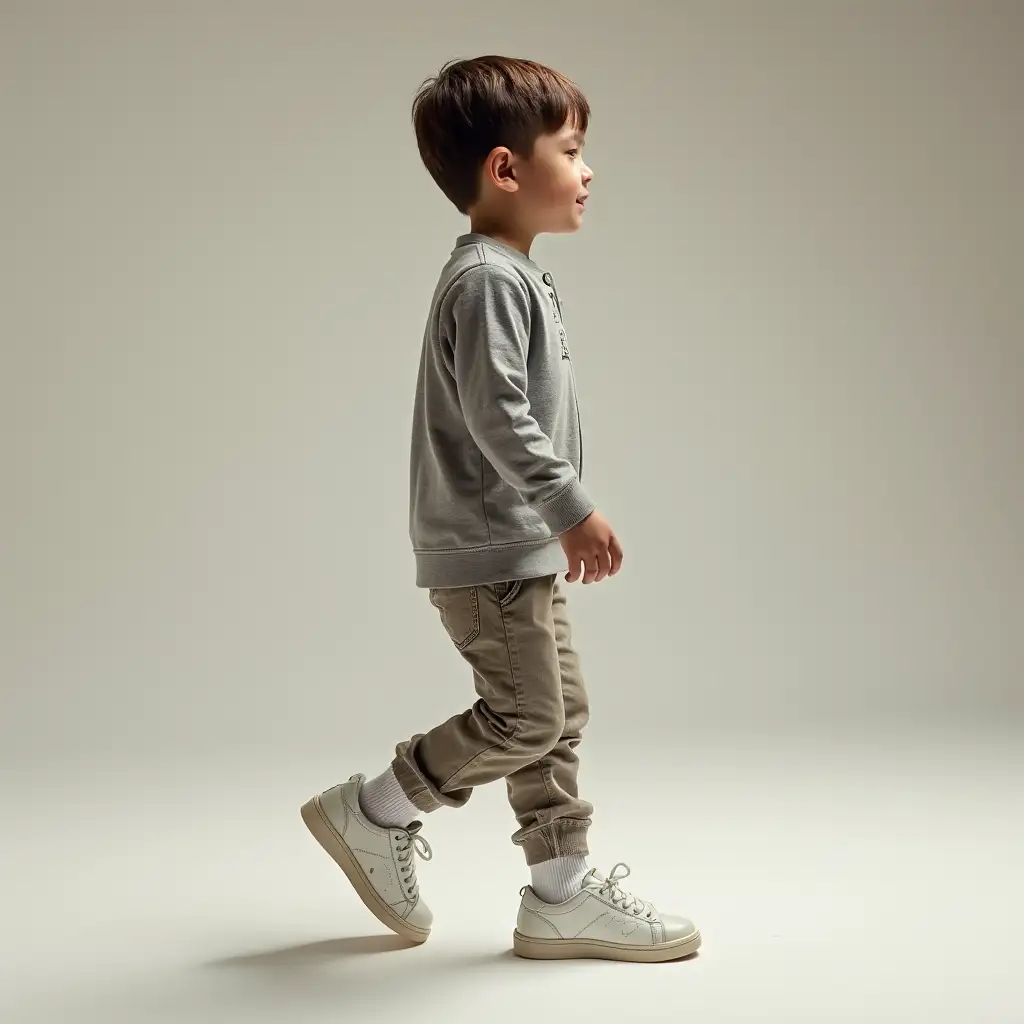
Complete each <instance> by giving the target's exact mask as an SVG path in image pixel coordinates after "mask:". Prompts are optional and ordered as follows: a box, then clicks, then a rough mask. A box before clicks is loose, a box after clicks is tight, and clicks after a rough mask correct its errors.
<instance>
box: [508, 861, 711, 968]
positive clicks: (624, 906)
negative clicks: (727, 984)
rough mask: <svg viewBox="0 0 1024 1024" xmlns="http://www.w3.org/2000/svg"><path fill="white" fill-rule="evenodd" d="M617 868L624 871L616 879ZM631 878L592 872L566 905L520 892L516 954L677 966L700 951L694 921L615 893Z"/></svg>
mask: <svg viewBox="0 0 1024 1024" xmlns="http://www.w3.org/2000/svg"><path fill="white" fill-rule="evenodd" d="M619 868H623V869H624V870H623V871H622V872H621V873H619ZM628 874H629V868H628V867H627V866H626V865H625V864H616V865H615V867H614V868H612V873H611V874H610V875H609V876H608V877H607V878H603V877H602V876H601V875H600V874H598V872H597V871H595V870H591V871H590V873H589V874H588V875H587V877H586V878H585V879H584V880H583V888H582V889H581V890H580V891H579V892H578V893H577V894H576V895H575V896H573V897H572V898H571V899H568V900H566V901H565V903H559V904H558V905H557V906H553V905H551V904H549V903H545V902H544V901H543V900H541V899H540V897H538V896H537V894H536V893H535V892H534V891H533V889H532V888H530V886H526V887H525V888H524V889H523V890H522V894H523V902H522V904H521V905H520V907H519V921H518V923H517V925H516V931H515V935H514V937H513V939H514V945H515V952H516V953H517V954H518V955H519V956H523V957H527V958H528V959H531V960H570V959H582V958H592V959H598V960H628V961H631V962H633V963H658V962H660V961H663V960H677V959H678V958H680V957H684V956H689V955H690V954H691V953H695V952H696V951H697V949H698V948H699V947H700V941H701V940H700V932H699V931H697V929H696V928H695V927H694V925H693V922H692V921H687V920H686V919H685V918H682V917H672V916H670V915H668V914H659V913H658V911H657V910H655V908H654V907H653V906H652V905H651V904H650V903H645V902H644V901H643V900H638V899H637V898H636V897H635V896H631V895H630V894H629V893H628V892H623V891H622V889H620V888H619V882H620V881H622V879H624V878H625V877H626V876H627V875H628Z"/></svg>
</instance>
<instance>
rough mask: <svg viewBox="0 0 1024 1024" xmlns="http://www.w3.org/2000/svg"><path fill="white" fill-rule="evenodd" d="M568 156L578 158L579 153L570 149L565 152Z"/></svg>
mask: <svg viewBox="0 0 1024 1024" xmlns="http://www.w3.org/2000/svg"><path fill="white" fill-rule="evenodd" d="M567 152H568V155H569V156H579V155H580V151H579V150H578V149H570V150H568V151H567Z"/></svg>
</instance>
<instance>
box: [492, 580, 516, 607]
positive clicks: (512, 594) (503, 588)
mask: <svg viewBox="0 0 1024 1024" xmlns="http://www.w3.org/2000/svg"><path fill="white" fill-rule="evenodd" d="M522 589H523V581H522V580H508V581H507V582H505V583H495V584H494V593H495V594H496V595H497V597H498V604H499V605H500V606H501V607H502V608H507V607H508V606H509V605H510V604H511V603H512V602H513V601H514V600H515V599H516V595H517V594H518V593H519V591H520V590H522Z"/></svg>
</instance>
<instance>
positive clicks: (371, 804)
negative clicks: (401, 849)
mask: <svg viewBox="0 0 1024 1024" xmlns="http://www.w3.org/2000/svg"><path fill="white" fill-rule="evenodd" d="M359 809H360V810H361V811H362V812H363V814H365V815H366V816H367V817H368V818H369V819H370V821H372V822H373V823H374V825H377V826H379V827H380V828H408V827H409V826H410V825H411V824H412V823H413V822H414V821H416V819H417V818H419V817H420V816H421V815H422V813H423V812H422V811H421V810H420V809H419V808H418V807H417V806H416V805H415V804H414V803H413V802H412V801H411V800H410V799H409V798H408V797H407V796H406V795H405V790H404V789H402V787H401V784H400V783H399V781H398V779H396V778H395V772H394V769H392V768H389V769H388V770H387V771H386V772H385V773H384V774H383V775H378V776H377V778H375V779H367V780H366V782H364V783H363V785H362V788H361V789H360V790H359Z"/></svg>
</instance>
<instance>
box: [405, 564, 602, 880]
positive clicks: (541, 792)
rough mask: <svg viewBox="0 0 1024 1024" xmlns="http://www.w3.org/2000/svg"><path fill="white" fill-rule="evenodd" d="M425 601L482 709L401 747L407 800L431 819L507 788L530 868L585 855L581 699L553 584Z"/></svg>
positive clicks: (536, 582)
mask: <svg viewBox="0 0 1024 1024" xmlns="http://www.w3.org/2000/svg"><path fill="white" fill-rule="evenodd" d="M430 597H431V601H432V603H433V604H434V605H435V607H437V608H438V610H439V612H440V614H441V620H442V622H443V623H444V626H445V628H446V630H447V631H448V634H449V636H450V638H451V640H452V642H453V643H454V644H455V646H456V647H457V648H458V649H459V651H460V652H461V653H462V656H463V658H465V660H466V661H467V662H468V663H469V665H470V666H471V667H472V669H473V676H474V680H475V683H476V690H477V693H478V695H479V700H477V702H476V703H475V704H474V705H473V707H472V708H470V709H469V710H467V711H464V712H463V713H462V714H460V715H456V716H455V717H453V718H450V719H449V720H448V721H447V722H445V723H443V724H442V725H439V726H437V727H436V728H434V729H432V730H431V731H430V732H428V733H425V734H421V735H417V736H414V737H413V738H412V739H411V740H409V741H407V742H405V743H401V744H399V746H398V749H397V751H396V757H395V760H394V762H393V764H392V769H393V771H394V773H395V776H396V777H397V779H398V781H399V782H400V784H401V786H402V789H403V791H404V793H405V794H406V796H407V797H408V798H409V799H410V800H411V801H412V803H413V804H415V805H416V807H418V808H419V809H420V810H422V811H424V812H428V811H432V810H435V809H436V808H438V807H440V806H442V805H447V806H450V807H459V806H461V805H462V804H464V803H465V802H466V801H467V800H468V799H469V796H470V794H471V792H472V790H473V788H474V787H475V786H479V785H483V784H484V783H487V782H493V781H495V780H497V779H501V778H507V779H509V780H510V781H509V796H510V799H511V801H512V805H513V808H514V809H515V812H516V814H517V816H518V818H519V822H520V826H521V827H520V830H519V832H517V833H516V836H515V837H514V840H515V841H516V842H517V843H520V844H521V845H523V846H524V847H525V848H526V854H527V860H528V861H529V862H531V863H538V862H540V861H544V860H547V859H550V858H552V857H557V856H560V855H567V854H580V855H585V854H586V849H587V847H586V832H587V828H588V827H589V825H590V814H591V810H592V808H591V806H590V804H588V803H585V802H584V801H582V800H580V799H579V796H578V793H577V789H576V767H577V760H576V755H575V752H574V749H575V746H576V744H577V743H578V742H579V736H580V732H581V730H582V727H583V725H584V724H585V722H586V717H587V708H586V697H585V694H584V692H583V689H582V680H581V679H580V676H579V672H578V666H577V662H576V659H575V655H574V654H573V652H572V649H571V644H570V643H569V636H568V622H567V620H566V618H565V615H564V599H562V598H560V595H559V596H557V597H556V578H555V577H554V576H546V577H541V578H538V579H531V580H521V581H514V582H510V583H501V584H496V585H488V586H479V587H462V588H459V589H455V590H436V591H431V595H430ZM563 664H564V665H565V671H566V675H567V677H568V686H567V689H568V696H569V708H568V714H567V709H566V705H565V698H564V697H563V690H564V689H565V688H566V687H565V685H564V684H563V678H562V676H563ZM567 717H568V722H567ZM510 777H511V778H510Z"/></svg>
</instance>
